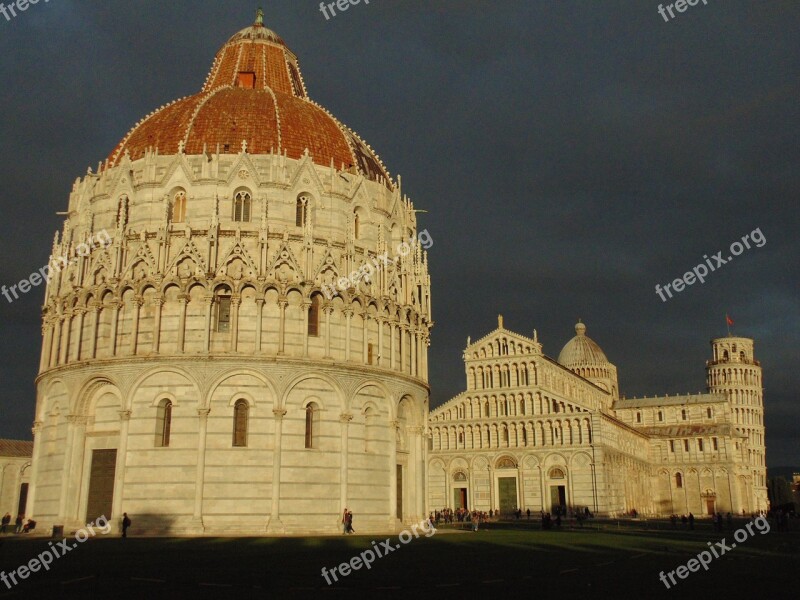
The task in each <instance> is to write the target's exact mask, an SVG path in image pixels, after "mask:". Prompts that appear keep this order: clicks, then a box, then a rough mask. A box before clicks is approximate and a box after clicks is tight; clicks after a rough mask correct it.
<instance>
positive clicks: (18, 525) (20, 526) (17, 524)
mask: <svg viewBox="0 0 800 600" xmlns="http://www.w3.org/2000/svg"><path fill="white" fill-rule="evenodd" d="M10 525H11V515H10V514H9V513H6V514H5V516H4V517H3V519H2V521H0V533H10V532H9V526H10ZM35 528H36V521H34V520H33V519H28V522H27V523H26V522H25V515H17V518H16V520H15V521H14V533H28V532H29V531H32V530H33V529H35Z"/></svg>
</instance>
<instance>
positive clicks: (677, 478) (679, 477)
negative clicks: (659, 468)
mask: <svg viewBox="0 0 800 600" xmlns="http://www.w3.org/2000/svg"><path fill="white" fill-rule="evenodd" d="M675 487H676V488H682V487H683V475H681V474H680V473H675Z"/></svg>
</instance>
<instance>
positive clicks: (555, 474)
mask: <svg viewBox="0 0 800 600" xmlns="http://www.w3.org/2000/svg"><path fill="white" fill-rule="evenodd" d="M565 477H566V475H564V471H563V470H561V469H559V468H557V467H556V468H554V469H552V470H551V471H550V479H564V478H565Z"/></svg>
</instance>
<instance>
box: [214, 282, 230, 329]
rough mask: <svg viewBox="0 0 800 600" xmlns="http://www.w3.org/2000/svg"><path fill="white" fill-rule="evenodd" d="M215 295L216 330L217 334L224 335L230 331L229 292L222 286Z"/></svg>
mask: <svg viewBox="0 0 800 600" xmlns="http://www.w3.org/2000/svg"><path fill="white" fill-rule="evenodd" d="M215 295H216V298H215V302H214V305H215V311H216V330H217V331H218V332H219V333H226V332H228V331H230V330H231V291H230V289H229V288H228V287H226V286H222V287H220V288H219V289H217V291H216V294H215Z"/></svg>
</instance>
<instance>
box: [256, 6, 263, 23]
mask: <svg viewBox="0 0 800 600" xmlns="http://www.w3.org/2000/svg"><path fill="white" fill-rule="evenodd" d="M255 25H256V27H263V26H264V9H263V8H261V7H260V6H259V7H258V10H257V11H256V24H255Z"/></svg>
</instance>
